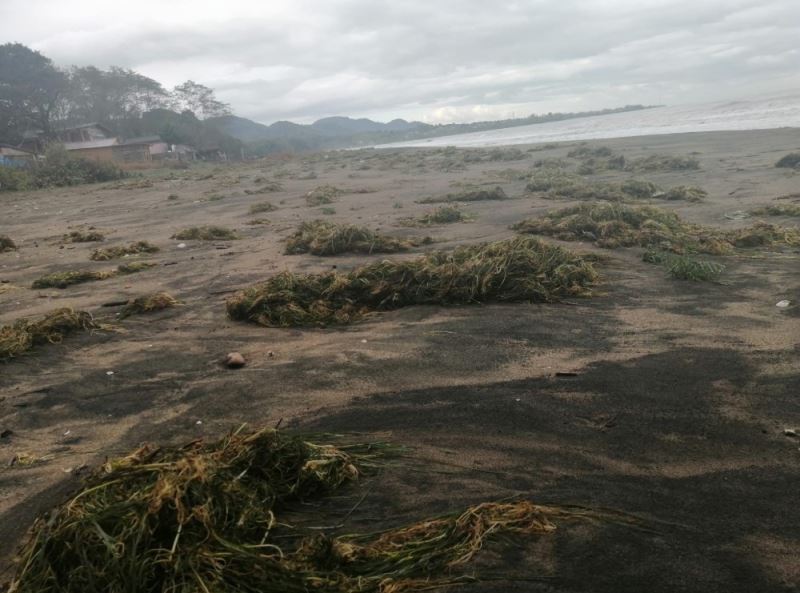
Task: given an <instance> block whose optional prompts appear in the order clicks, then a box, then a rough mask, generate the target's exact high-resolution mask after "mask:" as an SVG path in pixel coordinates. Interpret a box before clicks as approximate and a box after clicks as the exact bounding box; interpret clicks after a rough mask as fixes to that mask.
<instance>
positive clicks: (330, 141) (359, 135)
mask: <svg viewBox="0 0 800 593" xmlns="http://www.w3.org/2000/svg"><path fill="white" fill-rule="evenodd" d="M640 109H649V106H645V105H626V106H625V107H618V108H615V109H602V110H599V111H583V112H578V113H547V114H543V115H530V116H528V117H519V118H515V119H505V120H499V121H481V122H473V123H469V124H440V125H435V126H433V125H430V124H425V123H422V122H418V121H411V122H409V121H406V120H404V119H393V120H392V121H390V122H389V123H381V122H376V121H372V120H371V119H366V118H359V119H353V118H350V117H341V116H336V117H325V118H323V119H318V120H317V121H315V122H314V123H312V124H308V125H303V124H295V123H292V122H289V121H279V122H275V123H274V124H271V125H269V126H266V125H264V124H260V123H258V122H254V121H252V120H249V119H246V118H244V117H237V116H235V115H225V116H222V117H215V118H210V119H207V120H205V123H208V124H209V125H211V126H212V127H214V128H216V129H217V130H219V131H220V132H222V133H224V134H226V135H228V136H232V137H234V138H237V139H239V140H241V141H242V142H245V143H247V145H248V152H249V153H250V154H251V155H262V154H268V153H270V152H301V151H307V150H322V149H328V148H349V147H355V146H370V145H373V144H385V143H389V142H402V141H403V140H416V139H419V138H431V137H436V136H447V135H451V134H463V133H467V132H478V131H483V130H496V129H500V128H510V127H515V126H525V125H530V124H537V123H545V122H550V121H559V120H564V119H573V118H577V117H591V116H595V115H607V114H610V113H620V112H623V111H637V110H640Z"/></svg>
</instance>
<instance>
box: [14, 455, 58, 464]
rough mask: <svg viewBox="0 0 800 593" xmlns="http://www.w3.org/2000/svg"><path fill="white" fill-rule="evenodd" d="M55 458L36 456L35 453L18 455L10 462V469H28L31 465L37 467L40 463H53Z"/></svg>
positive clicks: (51, 456) (52, 456)
mask: <svg viewBox="0 0 800 593" xmlns="http://www.w3.org/2000/svg"><path fill="white" fill-rule="evenodd" d="M54 457H55V456H54V455H52V454H49V455H35V454H33V453H27V452H24V453H16V454H15V455H14V457H12V458H11V461H9V462H8V466H9V467H15V466H18V467H27V466H31V465H37V464H39V463H44V462H45V461H51V460H52V459H53V458H54Z"/></svg>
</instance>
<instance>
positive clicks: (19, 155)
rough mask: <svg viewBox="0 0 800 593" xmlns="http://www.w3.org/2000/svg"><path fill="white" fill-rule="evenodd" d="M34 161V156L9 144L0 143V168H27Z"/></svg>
mask: <svg viewBox="0 0 800 593" xmlns="http://www.w3.org/2000/svg"><path fill="white" fill-rule="evenodd" d="M35 160H36V155H35V154H33V153H32V152H30V151H28V150H23V149H21V148H18V147H16V146H12V145H11V144H1V143H0V166H3V167H27V166H28V165H30V164H31V163H33V162H34V161H35Z"/></svg>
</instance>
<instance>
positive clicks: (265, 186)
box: [244, 181, 283, 196]
mask: <svg viewBox="0 0 800 593" xmlns="http://www.w3.org/2000/svg"><path fill="white" fill-rule="evenodd" d="M276 191H283V186H282V185H281V184H280V183H278V182H277V181H268V182H266V183H262V184H261V186H260V187H257V188H256V189H246V190H244V193H246V194H247V195H249V196H254V195H258V194H268V193H272V192H276Z"/></svg>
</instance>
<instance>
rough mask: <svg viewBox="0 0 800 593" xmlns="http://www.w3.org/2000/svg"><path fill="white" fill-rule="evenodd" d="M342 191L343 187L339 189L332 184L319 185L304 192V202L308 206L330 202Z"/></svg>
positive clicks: (341, 193) (342, 192)
mask: <svg viewBox="0 0 800 593" xmlns="http://www.w3.org/2000/svg"><path fill="white" fill-rule="evenodd" d="M344 193H345V192H344V190H343V189H339V188H338V187H335V186H333V185H320V186H319V187H315V188H314V189H312V190H311V191H310V192H308V193H307V194H306V204H308V205H309V206H323V205H324V204H332V203H333V202H334V200H336V198H338V197H339V196H341V195H343V194H344Z"/></svg>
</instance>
